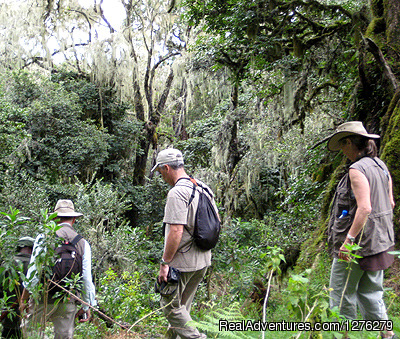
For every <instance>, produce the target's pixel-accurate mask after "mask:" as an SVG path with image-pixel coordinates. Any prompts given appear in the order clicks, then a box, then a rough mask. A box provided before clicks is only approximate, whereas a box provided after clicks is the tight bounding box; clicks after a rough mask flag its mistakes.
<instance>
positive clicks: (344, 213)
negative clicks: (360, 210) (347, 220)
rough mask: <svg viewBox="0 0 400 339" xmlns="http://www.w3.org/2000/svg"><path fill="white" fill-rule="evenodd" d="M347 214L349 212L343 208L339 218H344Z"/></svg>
mask: <svg viewBox="0 0 400 339" xmlns="http://www.w3.org/2000/svg"><path fill="white" fill-rule="evenodd" d="M347 214H349V212H348V211H347V210H343V211H342V214H341V215H340V217H339V219H342V218H344V217H345V216H346V215H347Z"/></svg>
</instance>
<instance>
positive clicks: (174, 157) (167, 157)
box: [151, 148, 184, 172]
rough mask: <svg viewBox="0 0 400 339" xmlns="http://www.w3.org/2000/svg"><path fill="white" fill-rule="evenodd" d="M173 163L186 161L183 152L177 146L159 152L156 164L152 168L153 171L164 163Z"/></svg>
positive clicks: (178, 163)
mask: <svg viewBox="0 0 400 339" xmlns="http://www.w3.org/2000/svg"><path fill="white" fill-rule="evenodd" d="M173 163H174V164H177V165H180V164H183V163H184V162H183V155H182V152H181V151H180V150H177V149H175V148H167V149H165V150H162V151H161V152H160V153H158V154H157V158H156V164H155V166H154V167H153V168H152V169H151V171H152V172H154V171H155V170H156V169H157V168H158V167H160V166H162V165H167V164H173Z"/></svg>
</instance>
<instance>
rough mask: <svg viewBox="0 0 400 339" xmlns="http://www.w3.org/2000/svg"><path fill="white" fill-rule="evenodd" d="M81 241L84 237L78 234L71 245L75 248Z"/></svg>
mask: <svg viewBox="0 0 400 339" xmlns="http://www.w3.org/2000/svg"><path fill="white" fill-rule="evenodd" d="M81 239H83V237H82V236H81V235H80V234H77V236H76V237H75V238H74V239H72V241H71V244H72V245H74V246H76V244H77V243H78V242H79V241H80V240H81Z"/></svg>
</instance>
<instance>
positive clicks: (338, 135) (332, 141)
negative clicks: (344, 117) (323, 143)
mask: <svg viewBox="0 0 400 339" xmlns="http://www.w3.org/2000/svg"><path fill="white" fill-rule="evenodd" d="M351 135H359V136H362V137H365V138H368V139H379V138H380V136H379V135H378V134H370V133H368V132H367V130H366V129H365V127H364V126H363V124H362V122H361V121H349V122H345V123H344V124H341V125H339V126H338V127H337V128H336V131H335V133H334V134H332V135H331V136H330V138H329V140H328V149H329V150H330V151H333V152H335V151H340V149H341V145H340V140H342V139H344V138H346V137H348V136H351Z"/></svg>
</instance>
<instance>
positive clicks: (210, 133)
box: [176, 117, 221, 173]
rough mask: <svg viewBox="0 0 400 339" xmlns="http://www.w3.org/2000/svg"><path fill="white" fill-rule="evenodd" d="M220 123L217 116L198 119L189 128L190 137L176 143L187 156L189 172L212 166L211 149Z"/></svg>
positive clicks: (186, 166)
mask: <svg viewBox="0 0 400 339" xmlns="http://www.w3.org/2000/svg"><path fill="white" fill-rule="evenodd" d="M220 124H221V119H219V118H217V117H212V118H207V119H203V120H197V121H195V122H194V123H193V124H192V125H191V126H190V128H188V132H189V135H190V138H189V139H187V140H182V141H179V142H178V143H177V144H176V147H177V148H178V149H180V150H181V151H182V153H183V155H184V157H185V163H186V165H185V168H186V170H187V171H188V172H189V173H192V172H194V171H195V170H196V169H200V168H208V167H210V165H211V157H212V154H211V149H212V148H213V146H214V144H215V141H216V134H217V131H218V129H219V125H220Z"/></svg>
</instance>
